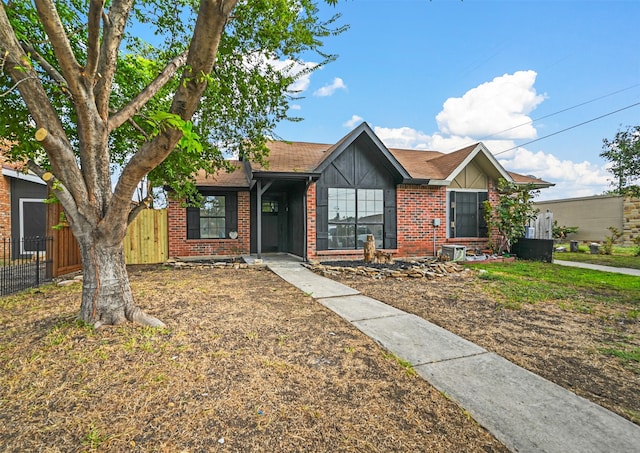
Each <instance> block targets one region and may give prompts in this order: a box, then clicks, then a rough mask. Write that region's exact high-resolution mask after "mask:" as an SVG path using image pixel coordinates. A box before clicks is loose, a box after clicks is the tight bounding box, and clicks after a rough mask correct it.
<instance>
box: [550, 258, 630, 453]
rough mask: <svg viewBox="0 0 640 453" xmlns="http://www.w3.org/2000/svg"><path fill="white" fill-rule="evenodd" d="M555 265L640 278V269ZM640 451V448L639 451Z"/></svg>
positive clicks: (572, 262)
mask: <svg viewBox="0 0 640 453" xmlns="http://www.w3.org/2000/svg"><path fill="white" fill-rule="evenodd" d="M553 264H559V265H560V266H570V267H580V268H582V269H592V270H594V271H602V272H613V273H615V274H625V275H635V276H636V277H640V269H629V268H626V267H613V266H603V265H601V264H591V263H582V262H580V261H563V260H556V259H554V260H553ZM638 450H639V451H640V448H639V449H638Z"/></svg>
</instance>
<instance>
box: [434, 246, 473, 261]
mask: <svg viewBox="0 0 640 453" xmlns="http://www.w3.org/2000/svg"><path fill="white" fill-rule="evenodd" d="M440 254H441V255H442V256H443V257H445V256H446V257H447V258H448V259H449V261H464V260H465V258H466V256H467V247H465V246H464V245H443V246H442V250H441V251H440Z"/></svg>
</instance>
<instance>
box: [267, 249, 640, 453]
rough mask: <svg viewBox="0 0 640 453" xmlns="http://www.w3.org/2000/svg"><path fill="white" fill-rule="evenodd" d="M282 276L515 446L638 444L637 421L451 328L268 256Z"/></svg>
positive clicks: (562, 452) (630, 448)
mask: <svg viewBox="0 0 640 453" xmlns="http://www.w3.org/2000/svg"><path fill="white" fill-rule="evenodd" d="M264 262H265V264H266V265H267V267H269V269H271V270H272V271H273V272H274V273H276V274H277V275H279V276H280V277H281V278H282V279H284V280H285V281H287V282H289V283H291V284H293V285H294V286H296V287H298V288H300V289H301V290H302V291H304V292H305V293H307V294H310V295H311V296H312V297H314V298H315V299H317V300H318V302H320V303H321V304H323V305H324V306H325V307H327V308H329V309H330V310H332V311H334V312H335V313H336V314H338V315H339V316H341V317H342V318H344V319H346V320H347V321H349V322H350V323H352V324H353V325H354V326H355V327H357V328H358V329H360V330H361V331H362V332H363V333H365V334H366V335H368V336H370V337H371V338H372V339H374V340H375V341H376V342H378V343H379V344H380V345H381V346H382V347H384V348H385V349H387V350H388V351H390V352H392V353H393V354H395V355H396V356H398V357H399V358H401V359H403V360H406V361H408V362H409V363H411V365H413V367H414V369H415V370H416V371H417V372H418V374H419V375H420V376H422V377H423V378H424V379H425V380H427V381H428V382H429V383H431V384H432V385H433V386H434V387H436V388H437V389H438V390H440V391H442V392H444V393H446V395H448V396H449V397H450V398H452V399H453V400H455V401H456V402H458V403H459V404H460V406H462V407H463V408H464V409H465V410H467V411H468V412H469V413H470V414H471V416H472V417H473V418H474V419H475V420H476V421H477V422H478V423H479V424H480V425H482V426H483V427H485V428H486V429H487V430H489V431H490V432H491V433H492V434H493V435H494V436H495V437H496V438H497V439H498V440H500V441H501V442H502V443H504V444H505V445H506V446H507V447H508V448H509V449H510V450H512V451H517V452H558V453H568V452H581V453H584V452H594V453H595V452H598V453H599V452H629V453H631V452H639V451H640V427H638V426H636V425H634V424H633V423H631V422H630V421H628V420H626V419H624V418H622V417H620V416H618V415H616V414H614V413H613V412H610V411H608V410H606V409H604V408H602V407H600V406H598V405H597V404H594V403H592V402H590V401H588V400H586V399H584V398H581V397H579V396H576V395H575V394H574V393H571V392H569V391H568V390H565V389H564V388H562V387H560V386H558V385H556V384H553V383H552V382H549V381H547V380H545V379H543V378H541V377H539V376H537V375H535V374H533V373H531V372H529V371H527V370H525V369H523V368H521V367H519V366H516V365H514V364H512V363H511V362H509V361H507V360H505V359H503V358H502V357H500V356H498V355H496V354H494V353H490V352H488V351H486V350H485V349H483V348H481V347H479V346H477V345H475V344H474V343H471V342H469V341H467V340H465V339H463V338H461V337H458V336H456V335H454V334H452V333H450V332H449V331H447V330H445V329H443V328H441V327H438V326H436V325H435V324H432V323H430V322H427V321H425V320H424V319H422V318H419V317H417V316H415V315H411V314H409V313H406V312H404V311H401V310H398V309H396V308H394V307H391V306H389V305H386V304H384V303H382V302H380V301H377V300H375V299H371V298H369V297H366V296H363V295H361V294H358V292H357V291H355V290H353V289H351V288H349V287H347V286H345V285H342V284H340V283H337V282H334V281H333V280H330V279H327V278H324V277H321V276H319V275H317V274H314V273H313V272H311V271H310V270H308V269H306V268H304V267H303V266H302V265H301V263H300V262H299V261H298V262H296V261H291V260H290V259H286V258H282V257H277V258H271V257H267V258H265V260H264Z"/></svg>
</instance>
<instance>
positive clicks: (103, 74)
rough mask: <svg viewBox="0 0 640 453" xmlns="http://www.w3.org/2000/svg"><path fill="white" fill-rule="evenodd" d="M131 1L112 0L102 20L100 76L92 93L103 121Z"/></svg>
mask: <svg viewBox="0 0 640 453" xmlns="http://www.w3.org/2000/svg"><path fill="white" fill-rule="evenodd" d="M94 1H96V0H94ZM133 1H134V0H114V1H113V2H112V3H111V7H110V8H109V14H108V15H107V17H106V19H104V20H103V24H104V28H103V32H102V45H101V46H100V59H99V63H98V73H99V74H100V78H99V79H98V80H97V81H96V86H95V91H94V93H95V102H96V108H97V109H98V114H99V115H100V117H101V118H102V119H103V120H104V121H105V123H106V122H107V118H108V115H109V95H110V94H111V87H112V86H113V78H114V75H115V72H116V69H117V63H118V48H119V47H120V43H121V41H122V38H123V37H124V29H125V26H126V25H127V20H128V18H129V13H130V12H131V8H132V6H133ZM110 130H111V129H110Z"/></svg>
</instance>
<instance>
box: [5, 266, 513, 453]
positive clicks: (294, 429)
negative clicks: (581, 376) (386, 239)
mask: <svg viewBox="0 0 640 453" xmlns="http://www.w3.org/2000/svg"><path fill="white" fill-rule="evenodd" d="M130 276H131V283H132V288H133V292H134V296H135V297H136V300H137V302H138V304H139V305H140V306H141V307H142V308H143V309H144V310H146V311H147V312H148V313H149V314H152V315H153V316H156V317H158V318H160V319H161V320H163V321H164V322H166V323H167V326H168V327H167V328H166V329H150V328H145V327H141V326H136V325H132V324H125V325H121V326H116V327H103V328H100V329H98V330H93V329H92V328H90V327H88V326H84V325H82V324H81V323H78V322H77V321H76V319H75V316H76V313H77V310H78V308H79V306H80V297H81V295H80V291H81V289H80V285H79V284H76V285H72V286H69V287H53V286H48V287H43V288H40V289H38V290H34V291H31V292H28V293H23V294H20V295H16V296H11V297H5V298H0V326H1V328H0V366H1V367H2V370H3V371H2V374H1V375H0V445H2V449H3V450H5V451H47V452H58V451H59V452H67V451H69V452H70V451H141V452H146V451H163V452H164V451H166V452H169V451H187V452H201V451H228V452H246V451H274V452H275V451H278V452H294V451H295V452H297V451H314V452H334V451H349V452H389V451H397V452H406V451H421V452H422V451H434V452H436V451H437V452H442V451H465V452H504V451H507V450H506V448H505V447H504V446H503V445H502V444H500V443H499V442H498V441H497V440H496V439H495V438H493V437H492V436H491V435H490V434H489V433H487V432H486V431H485V430H484V429H483V428H482V427H480V426H478V425H477V424H476V423H475V422H474V421H473V420H472V419H470V418H469V417H468V416H467V415H466V414H465V412H464V411H463V410H462V409H461V408H459V407H458V406H457V405H456V404H454V403H453V402H452V401H450V400H448V399H447V398H446V397H445V396H444V395H442V394H440V393H439V392H438V391H436V390H435V389H434V388H432V387H431V386H430V385H429V384H427V383H426V382H425V381H423V380H422V379H421V378H420V377H418V376H417V375H416V374H415V373H412V372H411V370H410V369H407V368H405V367H403V366H402V364H400V363H399V362H398V361H397V360H396V359H395V358H394V357H393V356H391V355H389V354H387V353H385V352H384V351H383V350H382V349H381V348H380V347H379V346H378V345H377V344H375V343H374V342H373V341H372V340H371V339H369V338H368V337H366V336H365V335H363V334H362V333H360V332H359V331H358V330H357V329H355V328H354V327H352V326H351V325H350V324H348V323H347V322H346V321H343V320H342V319H341V318H339V317H338V316H336V315H335V314H333V313H332V312H330V311H328V310H327V309H325V308H324V307H322V306H321V305H320V304H319V303H317V302H315V301H314V300H313V299H311V298H310V297H308V296H305V295H304V294H303V293H302V292H300V291H298V290H296V289H295V288H293V287H291V286H289V285H288V284H286V283H284V282H283V281H282V280H281V279H279V278H278V277H277V276H275V275H274V274H273V273H271V272H270V271H268V270H266V269H264V268H258V267H249V268H237V269H236V268H233V267H225V268H220V269H205V268H202V269H198V268H197V266H196V267H189V268H185V269H167V268H162V267H149V266H146V267H137V268H131V269H130ZM366 282H368V283H371V280H366ZM349 283H357V282H356V281H355V280H350V281H349ZM360 283H362V284H364V283H365V280H361V281H360ZM416 289H417V287H416ZM402 291H405V289H402ZM379 296H382V294H381V293H380V294H379ZM396 296H397V295H396ZM403 299H404V298H403Z"/></svg>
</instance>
